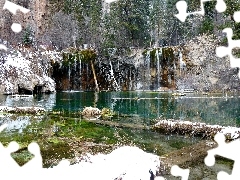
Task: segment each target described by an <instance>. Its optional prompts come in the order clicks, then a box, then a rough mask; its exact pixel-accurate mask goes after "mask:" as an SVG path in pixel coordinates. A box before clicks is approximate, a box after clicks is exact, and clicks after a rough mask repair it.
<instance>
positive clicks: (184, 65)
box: [179, 51, 186, 75]
mask: <svg viewBox="0 0 240 180" xmlns="http://www.w3.org/2000/svg"><path fill="white" fill-rule="evenodd" d="M179 61H180V75H181V71H182V70H184V68H185V67H186V63H185V62H184V61H183V58H182V52H181V51H180V52H179Z"/></svg>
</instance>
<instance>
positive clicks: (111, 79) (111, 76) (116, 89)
mask: <svg viewBox="0 0 240 180" xmlns="http://www.w3.org/2000/svg"><path fill="white" fill-rule="evenodd" d="M109 65H110V81H113V83H112V85H113V88H114V90H115V91H120V87H119V85H118V83H117V81H116V79H115V77H114V72H113V67H112V62H111V60H110V62H109Z"/></svg>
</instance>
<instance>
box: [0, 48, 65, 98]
mask: <svg viewBox="0 0 240 180" xmlns="http://www.w3.org/2000/svg"><path fill="white" fill-rule="evenodd" d="M59 58H61V56H60V55H59V53H57V52H55V51H43V52H41V50H40V49H39V50H34V49H30V48H24V47H18V48H14V49H13V48H8V51H7V52H6V53H5V54H4V55H3V57H2V61H1V62H0V63H1V66H0V94H15V93H18V90H19V88H21V89H25V90H28V91H34V88H35V87H41V92H55V86H56V84H55V82H54V80H53V79H52V78H51V77H50V76H51V73H50V72H49V71H50V70H51V66H50V63H51V61H53V60H54V61H57V59H59Z"/></svg>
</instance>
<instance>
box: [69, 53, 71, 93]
mask: <svg viewBox="0 0 240 180" xmlns="http://www.w3.org/2000/svg"><path fill="white" fill-rule="evenodd" d="M70 66H71V65H70V59H69V54H68V82H69V87H68V90H69V91H70V90H71V81H70V80H71V67H70Z"/></svg>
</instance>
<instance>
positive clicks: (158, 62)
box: [155, 49, 162, 89]
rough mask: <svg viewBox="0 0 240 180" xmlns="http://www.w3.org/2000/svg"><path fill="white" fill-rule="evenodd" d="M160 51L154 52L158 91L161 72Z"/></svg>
mask: <svg viewBox="0 0 240 180" xmlns="http://www.w3.org/2000/svg"><path fill="white" fill-rule="evenodd" d="M161 51H162V49H160V50H159V52H158V49H157V50H156V54H155V55H156V59H157V88H158V89H159V88H160V81H161V79H160V71H161V67H160V60H159V55H160V54H161V53H162V52H161Z"/></svg>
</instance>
